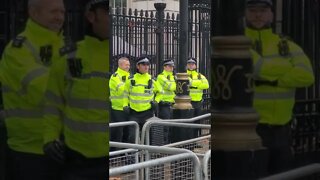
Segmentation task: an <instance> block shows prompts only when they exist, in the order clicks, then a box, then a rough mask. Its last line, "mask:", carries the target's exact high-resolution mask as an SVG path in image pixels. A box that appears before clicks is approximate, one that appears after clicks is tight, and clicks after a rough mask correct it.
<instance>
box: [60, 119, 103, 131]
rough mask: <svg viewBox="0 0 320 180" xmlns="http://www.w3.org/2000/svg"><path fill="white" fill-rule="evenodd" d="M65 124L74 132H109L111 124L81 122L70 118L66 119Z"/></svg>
mask: <svg viewBox="0 0 320 180" xmlns="http://www.w3.org/2000/svg"><path fill="white" fill-rule="evenodd" d="M64 124H65V125H66V126H67V127H68V128H70V129H72V130H74V131H81V132H88V133H89V132H102V133H105V132H108V130H109V124H108V123H107V120H106V123H93V122H90V123H89V122H79V121H75V120H72V119H70V118H67V117H65V118H64Z"/></svg>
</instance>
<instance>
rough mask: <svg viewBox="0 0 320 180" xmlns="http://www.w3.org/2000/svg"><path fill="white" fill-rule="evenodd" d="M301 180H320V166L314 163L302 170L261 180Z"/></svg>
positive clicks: (293, 170)
mask: <svg viewBox="0 0 320 180" xmlns="http://www.w3.org/2000/svg"><path fill="white" fill-rule="evenodd" d="M279 179H285V180H299V179H303V180H306V179H310V180H311V179H315V180H316V179H320V164H319V163H314V164H310V165H307V166H303V167H300V168H296V169H292V170H289V171H286V172H282V173H279V174H275V175H271V176H268V177H264V178H261V179H260V180H279Z"/></svg>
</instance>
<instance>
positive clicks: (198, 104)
mask: <svg viewBox="0 0 320 180" xmlns="http://www.w3.org/2000/svg"><path fill="white" fill-rule="evenodd" d="M191 105H192V107H193V109H194V114H193V117H196V116H200V115H202V101H191Z"/></svg>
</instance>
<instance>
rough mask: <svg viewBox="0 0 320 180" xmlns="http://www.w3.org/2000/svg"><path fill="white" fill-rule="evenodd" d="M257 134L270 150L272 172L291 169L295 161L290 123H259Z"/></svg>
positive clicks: (270, 171)
mask: <svg viewBox="0 0 320 180" xmlns="http://www.w3.org/2000/svg"><path fill="white" fill-rule="evenodd" d="M256 130H257V134H258V135H259V136H260V137H261V139H262V144H263V146H265V147H266V148H267V149H268V151H269V165H268V171H269V173H270V174H274V173H279V172H282V171H286V170H288V169H290V168H291V167H290V165H291V164H292V161H293V153H292V149H291V145H292V136H291V128H290V123H289V124H286V125H267V124H258V125H257V128H256Z"/></svg>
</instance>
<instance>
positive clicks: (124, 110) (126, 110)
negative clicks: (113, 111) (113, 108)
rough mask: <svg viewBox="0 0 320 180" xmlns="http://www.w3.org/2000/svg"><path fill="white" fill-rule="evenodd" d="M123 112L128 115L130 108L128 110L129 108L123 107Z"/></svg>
mask: <svg viewBox="0 0 320 180" xmlns="http://www.w3.org/2000/svg"><path fill="white" fill-rule="evenodd" d="M123 112H124V113H126V114H130V108H129V106H125V107H123Z"/></svg>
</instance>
